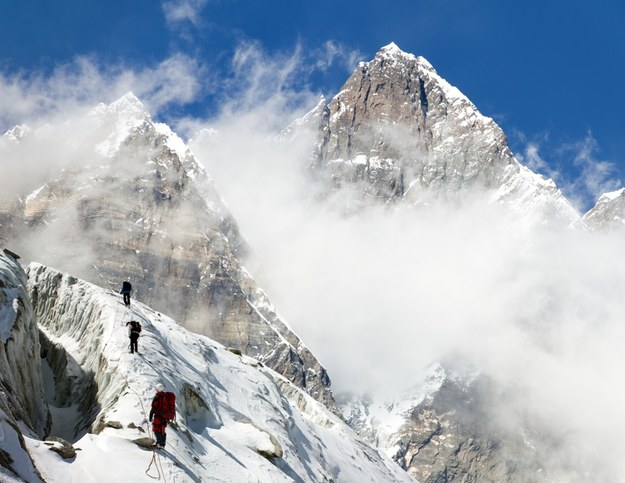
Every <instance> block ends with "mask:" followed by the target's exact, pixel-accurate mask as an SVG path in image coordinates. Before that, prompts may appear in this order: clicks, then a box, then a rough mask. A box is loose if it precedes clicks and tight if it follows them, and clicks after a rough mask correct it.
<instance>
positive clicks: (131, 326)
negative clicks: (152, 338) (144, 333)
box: [126, 320, 141, 354]
mask: <svg viewBox="0 0 625 483" xmlns="http://www.w3.org/2000/svg"><path fill="white" fill-rule="evenodd" d="M126 325H127V326H128V337H130V353H131V354H134V353H135V352H136V353H139V335H140V334H141V323H140V322H138V321H136V320H131V321H130V322H126Z"/></svg>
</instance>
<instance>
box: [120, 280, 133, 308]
mask: <svg viewBox="0 0 625 483" xmlns="http://www.w3.org/2000/svg"><path fill="white" fill-rule="evenodd" d="M130 292H132V285H130V282H128V281H127V280H125V281H124V283H122V289H121V290H120V291H119V293H120V294H122V295H123V296H124V305H125V306H126V307H130Z"/></svg>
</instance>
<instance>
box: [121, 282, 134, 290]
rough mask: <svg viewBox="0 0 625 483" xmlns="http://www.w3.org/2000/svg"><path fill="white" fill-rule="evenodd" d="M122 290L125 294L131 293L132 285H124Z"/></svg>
mask: <svg viewBox="0 0 625 483" xmlns="http://www.w3.org/2000/svg"><path fill="white" fill-rule="evenodd" d="M122 290H123V291H124V292H130V291H131V290H132V285H130V282H124V283H122Z"/></svg>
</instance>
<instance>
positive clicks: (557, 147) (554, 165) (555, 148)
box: [515, 132, 623, 212]
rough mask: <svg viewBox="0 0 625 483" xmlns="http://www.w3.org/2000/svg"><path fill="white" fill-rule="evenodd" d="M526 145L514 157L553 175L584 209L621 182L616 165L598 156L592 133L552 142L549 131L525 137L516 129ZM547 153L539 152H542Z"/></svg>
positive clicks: (565, 191) (571, 197)
mask: <svg viewBox="0 0 625 483" xmlns="http://www.w3.org/2000/svg"><path fill="white" fill-rule="evenodd" d="M515 135H517V136H518V137H519V138H520V139H521V140H522V141H523V142H524V143H525V147H524V149H523V152H522V153H521V154H518V155H517V157H518V158H519V161H521V162H522V163H523V164H525V165H527V166H528V167H529V168H530V169H532V170H533V171H536V172H538V173H541V174H543V175H544V176H547V177H549V178H551V179H553V180H554V181H555V182H556V184H557V185H558V187H559V188H560V189H561V190H562V191H563V192H564V194H565V195H566V196H567V198H568V199H569V201H570V202H571V203H572V204H573V205H574V206H576V207H577V209H578V210H580V211H581V212H584V211H586V210H588V209H589V208H590V207H592V206H593V204H594V203H595V202H596V200H597V199H598V198H599V196H601V195H602V194H603V193H606V192H609V191H614V190H616V189H618V188H620V187H622V186H623V181H622V180H621V179H619V178H618V177H616V173H617V170H616V166H615V163H613V162H612V161H610V160H601V159H599V158H598V157H597V153H598V152H599V145H598V143H597V141H596V139H595V138H594V137H593V135H592V133H590V132H589V133H588V134H587V135H586V136H585V137H584V138H583V139H581V140H579V141H574V142H567V143H561V144H555V143H554V142H553V141H552V140H550V139H549V136H548V135H543V136H541V138H540V139H538V140H534V141H528V140H527V138H526V137H525V136H524V135H522V134H520V133H518V132H516V133H515ZM545 151H546V152H547V153H548V154H546V155H545V154H541V152H542V153H544V152H545Z"/></svg>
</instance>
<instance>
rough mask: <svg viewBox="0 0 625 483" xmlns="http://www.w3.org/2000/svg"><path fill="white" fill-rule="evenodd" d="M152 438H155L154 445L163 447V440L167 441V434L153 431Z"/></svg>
mask: <svg viewBox="0 0 625 483" xmlns="http://www.w3.org/2000/svg"><path fill="white" fill-rule="evenodd" d="M154 437H155V438H156V444H158V445H159V446H165V440H166V439H167V434H165V431H163V432H162V433H161V432H160V431H158V432H156V431H155V432H154Z"/></svg>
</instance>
